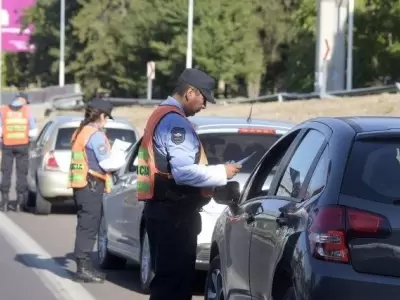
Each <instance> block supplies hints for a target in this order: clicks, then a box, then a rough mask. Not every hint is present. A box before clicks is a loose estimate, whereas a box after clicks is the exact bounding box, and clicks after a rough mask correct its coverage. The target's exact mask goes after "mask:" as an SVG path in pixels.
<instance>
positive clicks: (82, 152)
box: [69, 99, 125, 283]
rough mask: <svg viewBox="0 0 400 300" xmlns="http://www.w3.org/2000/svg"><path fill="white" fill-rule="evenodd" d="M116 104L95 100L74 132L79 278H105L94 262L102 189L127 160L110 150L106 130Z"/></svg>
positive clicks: (107, 188) (71, 177) (71, 178)
mask: <svg viewBox="0 0 400 300" xmlns="http://www.w3.org/2000/svg"><path fill="white" fill-rule="evenodd" d="M112 109H113V105H112V104H111V103H109V102H107V101H104V100H102V99H94V100H92V101H91V102H90V103H89V104H88V106H87V108H86V111H85V117H84V120H83V121H82V122H81V124H80V126H79V128H78V129H77V130H76V131H75V133H74V134H73V135H72V141H71V145H72V154H71V156H72V157H71V166H70V173H69V187H71V188H73V193H74V194H73V195H74V201H75V203H76V206H77V209H78V212H77V216H78V223H77V226H76V238H75V250H74V256H75V259H76V263H77V272H76V274H75V280H76V281H81V282H82V281H83V282H100V283H101V282H103V281H104V279H105V274H103V273H101V272H99V271H97V270H96V269H95V268H94V267H93V264H92V262H91V257H90V254H91V252H92V250H93V248H94V244H95V241H96V234H97V230H98V228H99V226H100V219H101V210H102V199H103V193H104V192H105V193H108V192H109V191H110V188H111V185H112V172H113V171H116V170H118V169H120V168H121V167H122V166H123V165H124V164H125V155H121V154H116V153H113V154H111V152H110V150H111V149H110V143H109V141H108V138H107V137H106V135H105V133H104V132H103V128H104V125H105V124H106V122H107V119H109V118H111V119H112V117H111V111H112Z"/></svg>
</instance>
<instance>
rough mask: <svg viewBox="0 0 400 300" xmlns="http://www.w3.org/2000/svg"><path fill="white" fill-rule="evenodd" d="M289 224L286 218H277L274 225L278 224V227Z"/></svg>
mask: <svg viewBox="0 0 400 300" xmlns="http://www.w3.org/2000/svg"><path fill="white" fill-rule="evenodd" d="M288 222H289V220H288V218H287V217H277V218H276V223H278V225H279V226H284V225H287V224H288Z"/></svg>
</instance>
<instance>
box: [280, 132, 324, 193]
mask: <svg viewBox="0 0 400 300" xmlns="http://www.w3.org/2000/svg"><path fill="white" fill-rule="evenodd" d="M324 141H325V136H324V135H323V134H322V133H320V132H318V131H316V130H310V131H309V132H308V133H307V134H306V136H305V137H304V138H303V140H302V141H301V143H300V145H299V146H298V147H297V149H296V151H295V152H294V154H293V156H292V158H291V159H290V161H289V164H288V165H287V167H286V169H285V171H284V174H283V176H282V178H281V180H280V182H279V184H278V189H277V191H276V196H281V197H289V198H299V196H300V191H301V188H302V186H303V183H304V179H305V178H306V176H307V174H308V172H309V170H310V167H311V165H312V163H313V162H314V160H315V158H316V156H317V154H318V152H319V151H320V149H321V147H322V145H323V144H324Z"/></svg>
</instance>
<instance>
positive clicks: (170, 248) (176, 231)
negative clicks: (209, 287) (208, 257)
mask: <svg viewBox="0 0 400 300" xmlns="http://www.w3.org/2000/svg"><path fill="white" fill-rule="evenodd" d="M150 202H152V203H150ZM168 210H174V208H173V207H168V208H165V209H164V208H163V204H162V203H160V204H159V203H154V202H153V201H148V202H147V203H146V205H145V218H146V230H147V234H148V237H149V243H150V255H151V258H152V266H153V270H154V278H153V280H152V282H151V284H150V300H190V299H192V290H193V283H194V280H195V275H196V269H195V268H196V251H197V235H198V234H199V233H200V231H201V218H200V214H199V213H198V212H197V211H193V210H192V209H191V211H188V212H184V213H182V214H174V213H172V214H169V213H168Z"/></svg>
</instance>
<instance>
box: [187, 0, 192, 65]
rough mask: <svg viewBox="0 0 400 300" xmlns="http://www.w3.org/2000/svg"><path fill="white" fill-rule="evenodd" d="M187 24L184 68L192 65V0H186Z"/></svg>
mask: <svg viewBox="0 0 400 300" xmlns="http://www.w3.org/2000/svg"><path fill="white" fill-rule="evenodd" d="M188 1H189V3H188V26H187V31H188V32H187V48H186V68H191V67H192V60H193V49H192V48H193V6H194V3H193V1H194V0H188Z"/></svg>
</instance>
